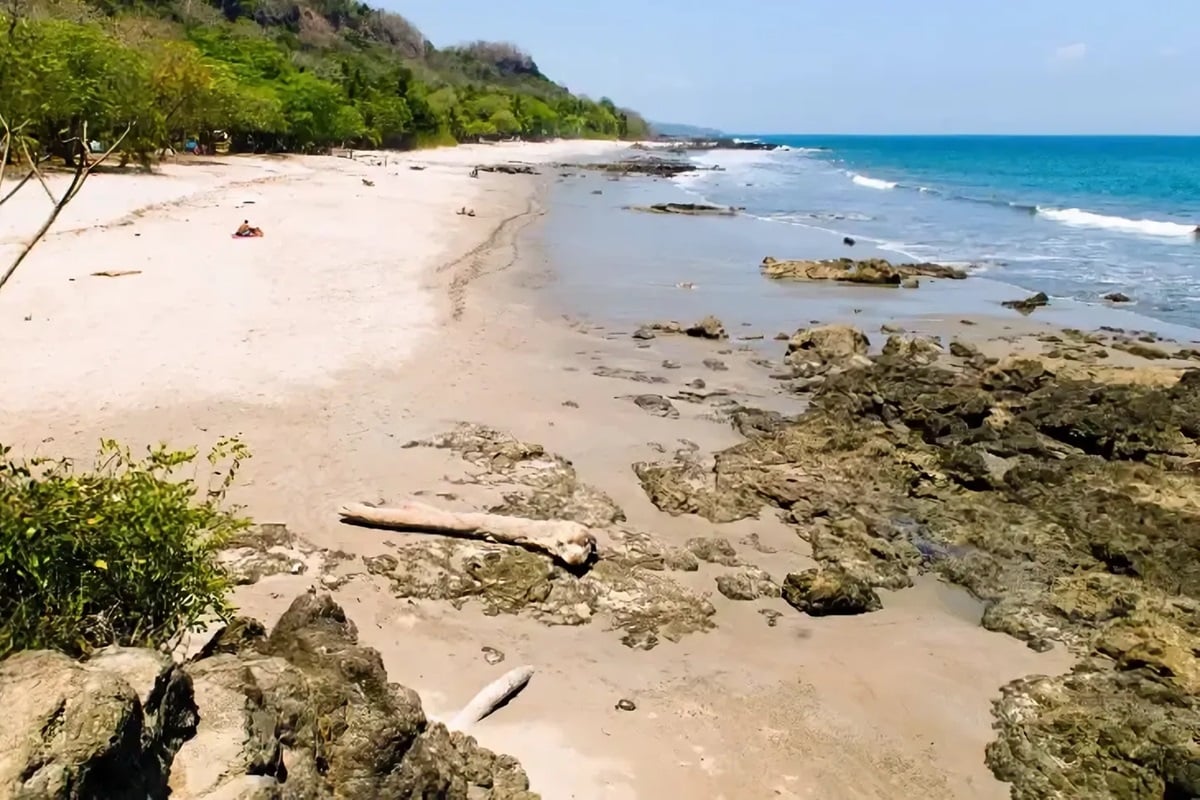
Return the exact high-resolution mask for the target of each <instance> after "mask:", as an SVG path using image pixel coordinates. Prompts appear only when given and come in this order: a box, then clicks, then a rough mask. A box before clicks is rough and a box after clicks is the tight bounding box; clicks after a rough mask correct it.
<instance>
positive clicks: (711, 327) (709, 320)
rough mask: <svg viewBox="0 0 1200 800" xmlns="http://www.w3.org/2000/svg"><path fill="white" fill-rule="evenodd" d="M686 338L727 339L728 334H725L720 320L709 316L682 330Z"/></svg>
mask: <svg viewBox="0 0 1200 800" xmlns="http://www.w3.org/2000/svg"><path fill="white" fill-rule="evenodd" d="M684 333H686V334H687V335H688V336H692V337H695V338H699V339H728V338H729V334H727V333H726V332H725V325H724V324H723V323H722V322H721V320H719V319H717V318H716V317H714V316H713V315H711V314H709V315H708V316H707V317H705V318H704V319H702V320H700V321H699V322H696V323H694V324H693V325H690V326H689V327H688V328H687V329H685V330H684Z"/></svg>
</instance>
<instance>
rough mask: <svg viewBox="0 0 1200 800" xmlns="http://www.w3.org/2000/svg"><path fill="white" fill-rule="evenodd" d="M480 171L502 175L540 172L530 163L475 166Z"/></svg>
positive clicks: (535, 173)
mask: <svg viewBox="0 0 1200 800" xmlns="http://www.w3.org/2000/svg"><path fill="white" fill-rule="evenodd" d="M475 169H477V170H478V171H480V172H498V173H500V174H502V175H537V174H538V172H537V170H535V169H534V168H533V167H531V166H529V165H528V164H488V165H487V166H484V165H480V166H478V167H475Z"/></svg>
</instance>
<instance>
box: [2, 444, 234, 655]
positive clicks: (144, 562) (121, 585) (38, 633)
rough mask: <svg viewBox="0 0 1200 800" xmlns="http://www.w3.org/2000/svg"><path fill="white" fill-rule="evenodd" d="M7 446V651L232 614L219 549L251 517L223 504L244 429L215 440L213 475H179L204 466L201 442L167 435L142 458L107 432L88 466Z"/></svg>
mask: <svg viewBox="0 0 1200 800" xmlns="http://www.w3.org/2000/svg"><path fill="white" fill-rule="evenodd" d="M9 451H10V448H5V447H0V587H3V588H2V590H0V658H3V657H4V656H5V655H7V654H8V653H10V652H12V651H13V650H20V649H29V648H54V649H58V650H62V651H65V652H67V653H70V654H73V655H80V654H83V653H86V652H88V651H89V650H92V649H93V648H97V647H103V646H105V645H108V644H114V643H115V644H123V645H140V646H156V645H161V644H166V643H169V642H170V641H171V640H172V639H173V638H174V637H175V636H177V635H179V634H181V633H182V632H184V631H185V630H194V629H196V628H197V627H199V626H200V625H201V624H202V623H203V622H204V621H205V620H206V619H211V618H212V617H213V616H216V617H225V616H227V615H228V612H229V611H230V608H229V605H228V603H227V601H226V595H227V592H228V590H229V587H230V582H229V579H228V578H227V576H226V574H225V571H224V570H223V569H222V567H221V565H220V564H219V562H218V561H217V558H216V556H217V552H218V551H219V550H220V549H221V547H222V545H223V544H224V543H225V542H226V541H228V539H229V538H230V537H231V536H233V535H234V534H236V533H238V532H240V531H242V530H243V529H245V528H246V527H248V525H249V522H248V521H247V520H244V519H241V518H240V517H238V516H237V514H236V512H237V509H236V508H230V507H226V505H225V494H226V491H227V490H228V489H229V487H230V485H231V484H232V483H233V480H234V477H235V476H236V474H237V471H238V467H239V466H240V464H241V462H242V460H243V459H245V458H247V457H248V456H249V453H248V452H247V451H246V448H245V446H244V445H242V444H241V443H240V442H239V441H237V440H236V439H223V440H221V441H220V442H218V443H217V444H216V445H215V446H214V447H213V449H212V451H211V452H210V453H209V454H208V459H207V460H208V465H209V467H210V469H211V473H210V475H209V476H208V480H207V481H206V483H207V485H206V486H201V485H200V484H199V483H198V482H197V480H195V479H193V478H185V479H180V478H179V477H178V473H179V472H180V470H181V469H183V468H185V467H188V466H189V465H193V472H194V474H195V472H196V471H197V470H198V467H199V466H200V465H197V464H196V461H197V458H196V457H197V452H196V451H195V450H190V451H183V452H177V451H171V450H168V449H167V448H165V447H162V446H160V447H157V448H150V449H148V451H147V454H146V456H145V457H144V458H141V459H134V458H133V457H132V456H131V455H130V452H129V450H128V449H126V448H122V447H120V446H119V445H118V444H117V443H116V442H113V441H105V442H103V443H102V445H101V448H100V454H99V456H98V458H97V461H96V464H95V466H94V468H93V469H91V470H78V469H76V468H75V466H74V464H72V463H71V462H70V461H69V460H58V461H55V460H49V459H32V460H27V461H14V460H9V458H8V454H9ZM202 463H203V462H201V464H202Z"/></svg>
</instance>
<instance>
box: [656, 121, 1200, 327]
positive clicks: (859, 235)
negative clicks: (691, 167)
mask: <svg viewBox="0 0 1200 800" xmlns="http://www.w3.org/2000/svg"><path fill="white" fill-rule="evenodd" d="M747 138H749V137H747ZM756 138H761V139H762V140H764V141H771V142H776V143H779V144H783V145H786V148H787V149H781V150H775V151H720V152H711V153H703V154H701V155H699V156H697V157H696V158H695V160H697V161H699V162H700V163H701V164H706V165H720V167H721V170H720V171H705V172H698V173H693V174H689V175H685V176H681V177H680V178H677V179H676V183H678V184H679V186H680V187H681V188H683V189H685V190H686V191H687V193H689V194H691V195H693V196H695V197H697V198H703V199H704V200H706V201H708V202H712V203H718V204H723V205H736V206H743V207H745V208H746V211H747V213H748V214H750V215H753V216H755V217H757V218H759V219H762V220H767V221H770V222H773V223H778V224H779V225H784V226H799V227H806V228H812V229H820V230H824V231H829V232H831V233H835V234H838V235H841V236H851V237H854V238H855V239H857V240H859V241H860V242H861V243H863V244H872V245H875V246H878V247H881V248H883V249H884V250H885V251H887V253H890V254H892V257H894V258H898V259H901V260H903V259H921V260H936V261H942V262H954V263H963V264H972V265H975V266H976V268H977V269H978V270H979V271H980V273H981V274H983V275H986V276H987V277H988V278H992V279H994V280H997V281H1002V282H1004V283H1009V284H1015V285H1017V286H1020V287H1022V288H1025V289H1028V290H1030V291H1045V292H1047V293H1048V294H1050V295H1051V296H1053V297H1063V298H1071V299H1074V300H1080V301H1084V302H1098V301H1099V300H1100V298H1101V297H1102V296H1103V295H1105V294H1107V293H1110V292H1115V291H1120V292H1124V293H1125V294H1128V295H1130V296H1131V297H1133V298H1135V300H1136V306H1135V307H1134V308H1135V309H1136V311H1137V312H1138V313H1140V314H1144V315H1146V316H1149V317H1154V318H1157V319H1161V320H1164V321H1168V322H1175V323H1180V324H1184V325H1188V326H1200V239H1197V237H1196V236H1195V234H1194V230H1195V228H1196V226H1197V225H1200V137H999V136H997V137H992V136H952V137H924V136H922V137H905V136H888V137H872V136H774V137H767V136H764V137H756ZM854 253H855V251H853V250H849V249H847V250H846V251H845V254H846V255H853V254H854ZM781 255H792V256H795V257H804V256H805V254H804V253H795V254H790V253H789V254H781Z"/></svg>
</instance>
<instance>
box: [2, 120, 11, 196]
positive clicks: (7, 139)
mask: <svg viewBox="0 0 1200 800" xmlns="http://www.w3.org/2000/svg"><path fill="white" fill-rule="evenodd" d="M0 126H2V127H3V128H4V139H3V140H0V142H2V144H0V186H3V185H4V170H5V169H6V168H7V167H8V151H9V150H10V149H11V148H12V128H10V127H8V120H7V119H5V118H4V115H3V114H0Z"/></svg>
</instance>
